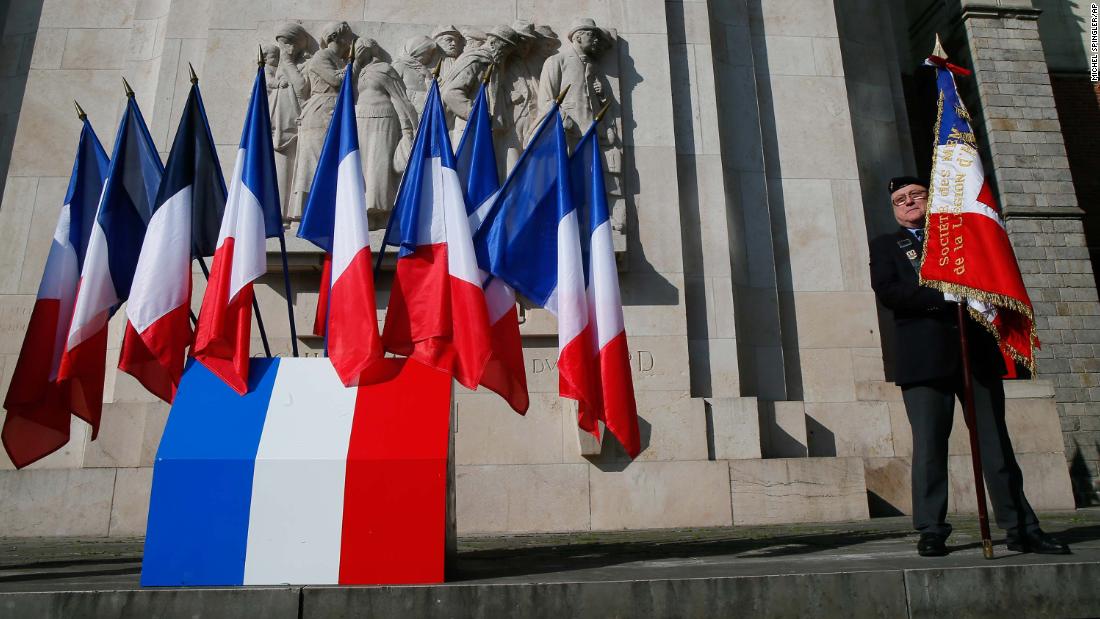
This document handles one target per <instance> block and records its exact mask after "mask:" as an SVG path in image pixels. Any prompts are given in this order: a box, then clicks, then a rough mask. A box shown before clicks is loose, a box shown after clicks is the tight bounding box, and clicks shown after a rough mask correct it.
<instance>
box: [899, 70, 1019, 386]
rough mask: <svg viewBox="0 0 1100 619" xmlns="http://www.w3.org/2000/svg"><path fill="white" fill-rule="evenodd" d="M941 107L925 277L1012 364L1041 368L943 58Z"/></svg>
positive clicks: (1010, 255) (1004, 236) (1004, 239)
mask: <svg viewBox="0 0 1100 619" xmlns="http://www.w3.org/2000/svg"><path fill="white" fill-rule="evenodd" d="M928 64H931V65H933V66H936V67H937V68H936V82H937V87H938V90H939V104H938V105H939V112H938V117H937V121H936V129H935V137H936V144H935V149H934V151H933V155H932V177H931V181H930V183H929V186H928V192H929V198H928V214H927V221H926V222H925V226H926V227H925V230H926V234H925V240H924V255H923V258H922V260H921V268H920V282H921V285H922V286H930V287H932V288H936V289H937V290H941V291H943V292H945V293H948V294H952V295H955V296H956V297H958V298H960V299H962V298H965V299H966V302H967V305H968V308H969V311H970V315H971V316H972V317H973V318H974V319H975V320H976V321H977V322H978V323H979V324H981V325H982V326H983V327H985V328H986V329H988V330H989V331H990V332H991V333H992V334H993V335H994V336H996V338H997V342H998V343H999V344H1000V347H1001V352H1002V353H1004V355H1005V358H1006V360H1007V361H1009V363H1008V364H1007V365H1008V367H1009V374H1010V375H1011V374H1013V368H1014V364H1013V363H1012V362H1013V361H1016V362H1019V363H1021V364H1023V365H1024V366H1026V367H1027V368H1028V369H1029V370H1030V371H1032V372H1034V371H1035V349H1036V348H1038V347H1039V339H1038V338H1037V337H1036V335H1035V318H1034V312H1033V311H1032V307H1031V299H1029V298H1028V294H1027V289H1026V288H1025V286H1024V281H1023V277H1022V276H1021V275H1020V267H1019V265H1018V264H1017V263H1016V255H1015V253H1014V252H1013V251H1012V245H1011V244H1010V243H1009V240H1008V233H1007V231H1006V230H1005V225H1004V219H1003V218H1002V216H1001V209H1000V207H999V206H998V205H997V201H996V199H995V198H994V197H993V191H992V189H991V188H990V185H989V180H988V179H987V178H986V176H985V172H984V170H983V168H982V161H981V157H980V156H979V154H978V147H977V140H976V139H975V137H974V130H973V128H972V127H971V125H970V115H969V114H968V113H967V111H966V106H965V105H963V102H962V100H961V99H960V98H959V93H958V90H957V89H956V87H955V76H954V73H955V72H956V70H955V69H953V67H952V66H950V65H947V64H946V63H944V62H942V59H940V58H937V57H932V58H929V62H928Z"/></svg>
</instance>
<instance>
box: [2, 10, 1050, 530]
mask: <svg viewBox="0 0 1100 619" xmlns="http://www.w3.org/2000/svg"><path fill="white" fill-rule="evenodd" d="M16 5H18V6H19V8H20V9H23V8H25V7H27V6H30V7H34V8H36V10H40V12H41V15H42V18H41V21H40V22H38V21H36V20H34V19H32V20H30V21H31V22H32V23H34V24H37V25H36V26H35V27H33V28H31V29H30V30H28V31H29V32H30V31H33V32H35V38H34V49H33V54H32V56H31V59H30V65H29V69H28V72H27V76H26V94H25V96H24V98H23V102H22V104H21V105H20V107H19V116H18V125H17V131H16V135H15V145H14V148H13V149H12V151H11V166H10V169H9V172H8V176H7V186H6V187H5V190H4V197H3V202H2V203H0V391H6V389H7V383H8V381H10V375H11V370H12V368H13V367H14V364H15V359H16V356H17V354H18V351H19V347H20V344H21V342H22V338H23V332H24V330H25V325H26V322H27V318H28V316H29V310H30V307H31V304H32V302H33V296H34V292H35V290H36V287H37V283H38V277H39V275H40V273H41V269H42V265H43V262H44V260H45V248H46V242H47V240H48V238H49V236H50V234H51V233H52V230H53V226H54V222H55V220H56V216H57V211H58V208H59V206H60V201H61V199H62V196H63V193H64V189H65V183H66V182H67V174H68V171H69V170H68V168H69V166H70V165H71V160H70V159H69V157H70V156H71V155H70V153H71V151H72V147H73V142H74V141H75V136H76V131H77V130H78V127H79V125H78V123H77V121H76V119H75V115H74V113H73V112H72V110H71V100H72V99H73V98H78V99H80V101H81V103H82V105H83V106H84V108H85V109H86V110H87V111H88V113H89V116H90V117H91V119H92V120H93V121H94V122H95V124H96V127H97V128H98V129H99V134H100V137H101V138H102V139H103V141H104V143H105V145H106V146H107V147H108V148H109V147H110V146H111V142H112V138H113V124H114V123H115V122H117V117H118V115H119V113H120V110H121V106H122V104H123V101H124V98H123V94H122V88H121V82H120V77H121V76H123V75H125V76H126V77H127V78H128V79H129V81H130V83H131V84H132V85H133V86H134V88H135V90H136V91H137V92H138V99H139V103H140V104H141V106H142V109H143V112H144V114H145V117H146V119H147V120H148V121H149V124H150V129H151V131H152V134H153V136H154V139H155V141H156V143H157V145H158V146H159V147H160V148H161V149H166V148H167V145H168V144H169V138H170V137H171V135H172V133H173V131H174V128H175V125H176V122H178V120H177V119H178V116H179V113H180V109H181V108H182V105H183V101H184V99H185V97H186V93H187V89H188V80H187V64H188V63H189V62H190V63H191V64H193V65H194V67H195V69H196V71H197V72H198V73H199V75H200V77H201V78H202V81H201V85H202V88H203V94H204V97H205V100H206V106H207V110H208V112H209V115H210V118H211V123H212V130H213V134H214V136H215V141H216V142H217V144H218V148H219V152H220V154H221V158H222V164H223V166H225V167H228V166H229V165H231V164H232V161H233V156H232V154H233V152H234V151H235V149H236V144H237V137H238V135H239V132H240V129H241V124H242V120H243V109H244V105H245V102H246V100H247V92H248V87H249V84H250V83H251V77H252V71H254V70H255V69H254V65H253V63H252V58H253V55H254V50H255V49H256V44H257V43H260V42H266V41H269V40H270V38H271V34H272V31H273V28H274V27H275V25H276V24H278V23H280V22H282V21H284V20H296V21H300V22H302V23H303V24H305V25H306V26H307V28H310V29H315V28H316V27H317V25H318V24H320V23H321V22H324V21H328V20H332V19H345V20H348V21H349V22H350V23H351V24H352V27H353V29H356V28H358V29H359V32H360V34H365V35H369V36H372V37H374V38H376V39H378V40H379V41H380V42H381V44H382V45H383V46H384V47H387V49H392V48H393V46H394V45H395V43H394V42H395V41H399V40H400V38H401V36H404V35H405V34H408V33H419V32H423V31H427V30H430V29H431V27H432V26H434V25H435V23H436V22H444V23H446V22H453V23H456V24H457V25H463V24H467V23H473V24H482V25H484V24H492V23H501V22H510V21H511V20H513V19H516V18H523V19H528V20H531V21H534V22H536V23H549V24H550V25H552V26H553V27H554V29H555V30H557V31H558V32H562V31H563V30H565V28H566V25H567V24H568V23H569V22H571V21H572V20H573V19H574V18H575V17H580V16H586V15H587V16H591V17H594V18H595V19H596V21H597V22H598V23H599V24H600V25H602V26H606V27H609V28H613V29H615V30H616V32H617V34H618V38H617V42H618V44H617V47H616V53H617V54H618V64H617V66H618V72H619V74H618V76H617V84H618V88H619V90H620V93H619V94H620V96H621V100H620V101H621V126H622V129H623V135H622V138H623V156H624V169H625V170H626V174H625V175H624V178H623V186H624V196H625V199H626V207H627V209H626V226H625V230H624V231H625V241H626V242H625V247H624V248H623V251H622V252H621V253H620V255H619V258H620V268H621V273H620V281H621V285H622V295H623V301H624V305H625V319H626V328H627V332H628V334H629V341H630V352H631V363H632V369H633V372H634V384H635V388H636V392H637V399H638V405H639V412H640V415H641V432H642V443H643V452H642V454H641V455H640V456H639V458H638V459H637V460H636V461H634V462H629V461H628V459H627V458H626V457H625V454H623V452H622V449H621V448H620V447H619V446H618V444H617V443H615V441H614V440H613V439H607V440H605V441H604V442H603V444H594V443H593V442H592V441H591V440H589V439H588V438H586V436H584V435H581V434H579V433H578V430H577V427H576V410H575V408H574V407H573V406H572V405H571V404H570V403H568V402H564V401H562V400H561V399H560V398H559V397H558V396H557V391H558V375H557V371H556V368H555V365H556V363H555V361H556V358H557V341H556V325H555V322H554V319H553V317H552V316H551V315H549V314H548V313H547V312H544V311H538V310H534V311H530V312H528V313H527V314H526V322H525V323H524V324H523V326H522V328H521V333H522V335H523V341H524V358H525V363H526V364H527V371H528V374H527V378H528V383H529V386H530V391H531V396H532V398H531V399H532V407H531V410H530V411H529V412H528V413H527V415H526V416H524V417H520V416H518V415H516V414H514V413H513V412H511V411H510V410H508V408H507V407H506V406H505V405H504V404H503V402H502V401H501V400H500V398H498V397H496V396H494V395H492V394H487V393H473V392H469V391H466V390H463V389H458V390H457V393H456V397H455V416H454V419H455V427H454V431H455V461H456V471H457V473H456V476H457V480H456V490H457V509H458V527H459V530H460V531H461V532H464V533H520V532H530V531H551V530H566V531H578V530H579V531H583V530H594V529H622V528H655V527H687V526H712V525H729V524H749V523H765V522H795V521H813V520H830V519H840V520H843V519H858V518H866V517H867V516H868V515H869V514H870V513H872V511H874V513H901V512H904V511H906V510H907V507H906V502H905V496H906V495H907V493H908V490H907V484H906V481H905V479H904V478H905V476H904V475H903V474H901V473H899V471H904V470H906V468H907V466H908V462H907V458H908V451H907V443H906V440H907V437H908V426H907V424H906V423H905V422H904V413H903V411H902V408H901V404H900V392H899V391H898V389H897V388H896V387H894V386H893V385H891V384H889V383H888V382H886V378H887V376H886V374H885V368H884V366H883V352H882V348H881V345H880V334H879V327H878V325H879V322H878V319H877V314H876V308H875V302H874V296H873V293H872V292H871V290H870V284H869V281H868V272H867V238H868V235H870V234H873V233H875V232H878V231H880V230H881V229H883V227H884V226H886V225H888V224H889V222H888V221H886V219H885V217H884V215H883V212H884V211H882V210H880V208H879V207H880V206H883V204H882V202H883V201H882V200H881V199H880V198H881V196H880V191H881V189H880V185H881V183H882V179H883V178H884V177H886V176H888V175H889V172H890V170H891V169H892V167H893V165H894V159H896V158H900V159H904V158H905V155H904V153H905V152H906V137H907V136H906V132H905V131H904V125H905V123H904V122H903V121H904V114H903V111H904V110H903V106H901V105H900V86H899V84H898V80H897V76H896V68H895V64H896V61H895V60H894V59H893V58H892V56H891V54H890V53H889V44H888V38H887V40H883V39H882V38H881V37H879V36H877V35H876V30H877V31H882V32H891V31H892V30H891V29H890V28H889V27H888V26H889V24H890V22H891V21H894V20H896V19H897V17H896V16H892V15H891V12H890V11H888V10H885V9H884V8H883V7H881V6H879V5H877V4H876V3H869V2H865V1H863V0H797V1H795V0H786V1H779V0H776V1H770V0H769V1H761V0H733V1H728V0H722V1H719V0H711V1H701V0H676V1H670V2H664V1H662V0H614V1H612V2H605V1H597V0H567V1H562V0H554V1H550V0H534V1H532V2H523V3H519V4H512V5H503V6H502V5H500V4H499V3H496V2H489V1H488V0H462V1H460V2H452V3H443V4H440V3H437V2H429V1H428V0H417V1H414V2H408V1H407V0H371V1H369V2H368V1H366V0H322V1H318V2H310V3H301V2H289V1H283V0H272V1H270V2H237V1H230V0H199V1H197V2H196V1H188V2H182V1H178V0H95V1H93V0H81V1H79V2H74V1H72V0H44V1H43V2H41V3H40V4H38V5H35V4H34V3H33V2H32V3H29V4H26V5H24V4H22V3H13V4H12V5H11V7H10V8H11V11H9V15H10V14H12V11H14V10H15V7H16ZM0 6H3V5H0ZM863 13H867V14H868V21H865V22H861V21H859V20H858V19H856V17H857V16H859V15H861V14H863ZM429 15H430V17H428V16H429ZM872 18H873V19H872ZM22 19H23V21H24V22H25V21H27V19H29V18H22ZM429 19H430V20H431V23H425V22H426V21H428V20H429ZM9 23H12V22H11V20H10V19H9ZM867 56H872V57H874V58H876V61H875V62H874V63H873V64H872V65H871V66H869V67H867V69H868V70H864V68H865V67H864V64H863V62H862V61H861V60H860V59H861V58H865V57H867ZM880 56H881V58H880ZM879 60H881V62H880V61H879ZM61 154H64V156H62V155H61ZM162 154H166V153H162ZM291 245H292V246H291V252H292V255H291V264H292V270H293V273H292V278H293V280H294V287H295V290H296V293H295V295H294V298H293V299H292V302H293V303H294V304H295V313H296V318H297V326H298V332H299V334H303V333H307V332H308V331H309V329H308V327H309V325H311V324H312V322H313V317H314V307H315V302H316V294H317V288H318V279H319V273H318V269H317V267H318V265H319V261H318V260H317V255H316V252H314V251H312V250H308V248H305V247H304V246H302V247H299V246H297V245H296V244H295V243H292V244H291ZM269 249H271V248H270V247H269ZM269 261H270V266H269V268H270V272H269V274H268V275H267V276H266V277H265V278H264V279H263V280H262V282H261V285H260V286H258V287H257V297H258V299H259V301H260V305H261V307H262V310H263V315H264V317H265V321H266V323H267V328H268V334H269V336H270V339H271V343H272V347H273V350H274V351H275V352H276V353H277V354H287V353H288V352H289V350H290V334H289V328H288V324H287V322H286V320H285V319H284V318H283V317H284V316H285V315H286V314H285V313H284V311H285V299H284V298H283V296H282V294H281V292H280V291H281V285H282V284H281V274H280V273H278V271H277V266H276V265H277V264H278V260H277V254H272V253H269ZM391 278H392V274H391V273H390V272H388V271H384V272H383V273H382V275H381V276H380V277H379V279H378V286H379V293H380V299H381V301H380V306H381V310H382V311H380V312H379V316H378V319H379V320H380V321H381V320H384V315H385V309H384V308H385V305H386V299H387V296H388V295H387V291H388V287H389V285H390V281H391ZM194 280H195V291H194V297H193V306H194V307H195V309H196V310H197V309H198V303H199V299H201V295H202V292H203V284H202V277H201V275H198V274H197V272H196V275H195V277H194ZM121 335H122V321H120V320H119V319H118V318H116V319H115V320H114V321H113V322H112V326H111V332H110V349H109V352H108V367H109V368H113V367H114V365H115V364H116V362H117V356H118V347H119V343H120V341H121ZM253 335H254V338H253V342H252V346H253V350H254V351H259V350H260V342H259V340H258V338H257V337H256V336H257V335H258V333H256V332H255V331H254V333H253ZM299 339H300V342H299V344H300V347H301V348H302V350H303V352H304V354H307V355H311V356H316V355H318V354H320V351H321V348H322V342H321V340H320V339H318V338H311V337H309V336H304V335H303V336H301V337H300V338H299ZM1020 385H1021V386H1017V387H1015V388H1016V389H1017V390H1021V391H1019V392H1018V393H1015V394H1013V395H1012V402H1011V403H1010V407H1011V409H1012V410H1013V413H1012V414H1013V419H1014V421H1013V423H1014V424H1017V422H1019V424H1018V425H1014V426H1013V427H1014V430H1015V429H1016V428H1019V431H1020V432H1023V433H1025V434H1028V435H1029V439H1028V441H1025V442H1024V443H1022V444H1021V446H1020V450H1021V453H1023V454H1026V455H1028V458H1021V459H1022V460H1025V464H1024V466H1025V473H1026V475H1027V477H1028V479H1029V480H1030V481H1029V483H1030V484H1032V485H1031V486H1029V488H1039V489H1040V490H1036V491H1035V497H1034V499H1035V500H1033V502H1034V503H1036V506H1037V507H1038V508H1040V509H1053V508H1064V507H1066V506H1067V503H1068V500H1067V497H1069V490H1068V485H1069V484H1068V476H1067V474H1066V468H1065V467H1064V466H1061V459H1062V456H1061V454H1060V453H1057V452H1055V451H1052V449H1051V444H1052V441H1051V440H1050V438H1051V428H1053V429H1054V432H1055V434H1057V430H1058V424H1057V423H1056V422H1054V420H1055V419H1056V412H1055V407H1054V403H1053V397H1052V396H1053V388H1052V387H1051V386H1050V384H1049V383H1047V382H1045V381H1043V380H1038V381H1027V382H1023V383H1020ZM105 399H106V400H107V402H106V404H105V407H104V417H103V424H102V430H101V433H100V438H99V439H98V440H96V441H94V442H92V441H88V440H87V439H88V436H87V434H88V433H87V426H86V425H84V424H83V423H82V422H79V421H74V422H73V440H72V441H71V442H70V444H69V445H68V446H66V448H65V449H63V450H61V451H59V452H57V453H55V454H53V455H51V456H49V457H48V458H45V459H44V460H42V461H41V462H39V463H36V464H35V465H33V466H32V467H31V469H30V470H27V471H11V470H0V496H3V497H5V500H4V501H0V536H2V535H12V534H17V535H59V534H87V535H107V534H111V535H133V534H140V533H141V531H142V530H143V526H144V513H145V512H144V510H145V506H146V504H147V502H148V493H149V483H150V479H151V466H152V464H153V458H154V454H155V450H156V445H157V443H158V440H159V437H160V434H161V432H162V430H163V427H164V423H165V420H166V418H167V407H166V406H165V405H164V404H162V403H159V402H156V401H154V400H153V398H152V397H151V396H150V395H149V394H148V393H146V392H145V391H144V390H143V389H141V387H140V385H138V383H137V382H136V381H135V380H134V379H132V378H131V377H129V376H128V375H125V374H120V373H117V372H115V371H113V369H112V370H111V371H109V372H108V376H107V385H106V396H105ZM1029 422H1031V425H1028V423H1029ZM1052 422H1053V423H1052ZM960 425H961V424H960ZM957 435H958V436H957V437H956V439H955V440H956V441H961V439H960V438H959V437H961V436H962V433H961V431H960V432H959V433H957ZM1031 435H1034V436H1031ZM1035 437H1041V438H1042V440H1039V439H1038V438H1035ZM1055 438H1057V437H1056V436H1055ZM1055 442H1056V441H1055ZM964 453H965V452H960V451H958V450H956V451H954V452H953V455H954V456H958V458H956V459H957V460H958V462H956V464H958V463H959V462H963V461H964V459H963V458H962V456H963V454H964ZM1052 460H1054V461H1056V462H1057V463H1058V464H1059V466H1051V465H1050V462H1051V461H1052ZM960 467H961V465H958V466H956V467H955V469H953V470H954V471H955V472H956V475H955V477H956V481H957V483H958V484H959V488H965V483H966V478H965V476H966V471H965V470H964V469H962V468H960ZM0 469H10V463H9V462H7V460H6V458H0ZM1041 489H1047V491H1046V492H1044V491H1042V490H1041ZM964 491H965V490H960V491H959V492H964ZM869 492H871V493H873V495H870V494H869ZM8 497H13V498H11V500H8ZM960 498H961V495H960ZM955 507H957V508H958V509H968V506H967V505H966V504H965V502H964V501H960V503H959V504H957V505H956V506H955Z"/></svg>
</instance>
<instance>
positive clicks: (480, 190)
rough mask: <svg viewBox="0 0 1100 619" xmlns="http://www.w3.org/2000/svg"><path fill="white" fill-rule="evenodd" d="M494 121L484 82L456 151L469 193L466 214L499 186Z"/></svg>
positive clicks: (460, 178) (462, 181) (459, 170)
mask: <svg viewBox="0 0 1100 619" xmlns="http://www.w3.org/2000/svg"><path fill="white" fill-rule="evenodd" d="M491 123H492V119H491V118H490V116H489V101H488V99H487V97H486V96H485V84H482V85H481V88H480V89H478V91H477V98H476V99H474V105H473V107H471V108H470V117H469V122H467V124H466V129H465V130H464V131H463V132H462V139H461V140H459V142H458V150H456V151H455V169H456V170H458V179H459V181H460V182H461V183H462V189H463V191H464V192H465V194H466V212H467V213H473V212H474V210H476V209H477V207H478V206H480V205H481V204H482V203H483V202H485V200H487V199H488V198H489V196H492V195H493V194H494V193H496V192H497V190H498V189H500V178H499V177H498V176H497V157H496V153H495V152H494V151H493V129H492V126H491Z"/></svg>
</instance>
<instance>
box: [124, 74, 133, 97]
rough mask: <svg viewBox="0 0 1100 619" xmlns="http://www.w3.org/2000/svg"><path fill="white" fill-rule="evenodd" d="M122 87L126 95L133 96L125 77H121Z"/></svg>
mask: <svg viewBox="0 0 1100 619" xmlns="http://www.w3.org/2000/svg"><path fill="white" fill-rule="evenodd" d="M122 88H123V89H124V90H125V91H126V96H127V97H129V98H131V99H133V98H134V89H133V88H130V82H127V81H126V78H125V77H124V78H122Z"/></svg>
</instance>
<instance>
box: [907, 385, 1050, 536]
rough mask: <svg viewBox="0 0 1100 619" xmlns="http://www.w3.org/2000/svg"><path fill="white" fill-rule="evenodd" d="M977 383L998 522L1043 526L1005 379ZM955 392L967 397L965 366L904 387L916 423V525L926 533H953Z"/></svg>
mask: <svg viewBox="0 0 1100 619" xmlns="http://www.w3.org/2000/svg"><path fill="white" fill-rule="evenodd" d="M973 384H974V413H975V417H976V419H977V425H978V445H979V448H980V450H981V456H982V468H983V469H984V473H985V482H986V488H987V489H988V491H989V499H990V501H991V502H992V504H993V513H994V514H995V516H996V519H997V525H998V526H999V527H1001V528H1002V529H1005V530H1006V531H1008V532H1009V533H1011V534H1016V533H1022V532H1026V531H1033V530H1035V529H1038V527H1039V521H1038V519H1037V518H1036V517H1035V512H1034V511H1032V509H1031V506H1030V505H1029V504H1028V502H1027V498H1025V497H1024V481H1023V475H1022V474H1021V473H1020V466H1019V465H1018V464H1017V463H1016V455H1015V454H1014V453H1013V451H1012V441H1011V440H1010V439H1009V437H1008V428H1007V427H1006V425H1005V395H1004V386H1003V385H1002V383H1001V379H1000V378H997V377H992V378H990V377H986V378H979V377H977V376H975V377H974V380H973ZM956 397H957V398H958V399H959V401H960V402H962V401H963V381H962V373H961V372H960V373H959V374H958V375H957V376H956V377H954V378H945V379H939V380H935V381H929V382H924V383H917V384H913V385H905V386H903V387H902V398H903V399H904V401H905V411H906V413H907V414H908V416H909V425H910V426H912V428H913V526H914V527H915V528H916V529H917V530H918V531H920V532H921V533H936V534H940V535H943V536H947V535H948V534H950V533H951V525H949V524H947V490H948V486H949V484H948V480H947V442H948V437H949V436H950V435H951V425H952V421H953V420H954V407H955V398H956ZM959 431H961V432H966V431H967V430H966V428H960V429H959Z"/></svg>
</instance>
